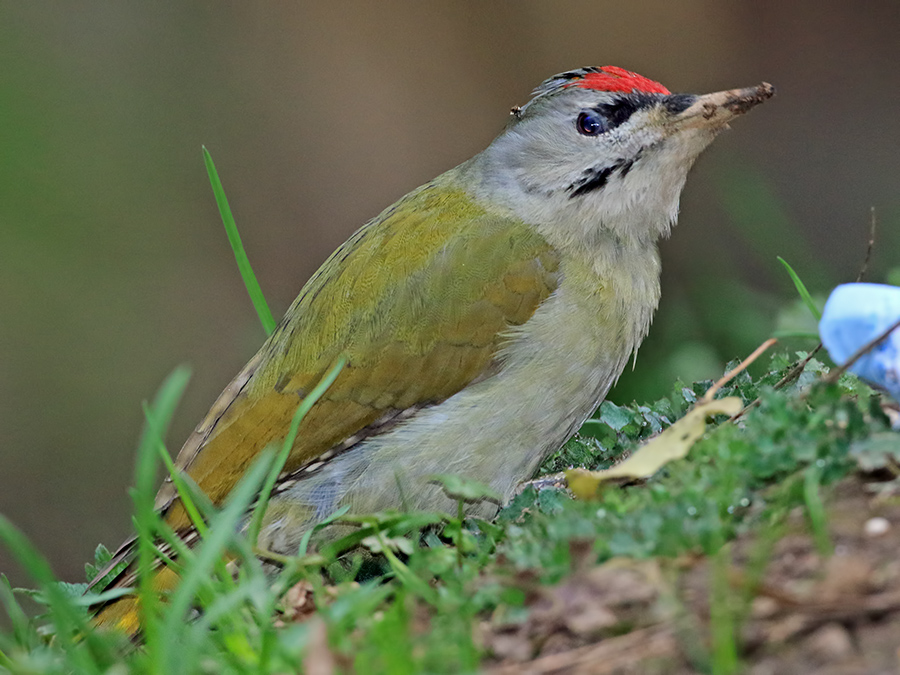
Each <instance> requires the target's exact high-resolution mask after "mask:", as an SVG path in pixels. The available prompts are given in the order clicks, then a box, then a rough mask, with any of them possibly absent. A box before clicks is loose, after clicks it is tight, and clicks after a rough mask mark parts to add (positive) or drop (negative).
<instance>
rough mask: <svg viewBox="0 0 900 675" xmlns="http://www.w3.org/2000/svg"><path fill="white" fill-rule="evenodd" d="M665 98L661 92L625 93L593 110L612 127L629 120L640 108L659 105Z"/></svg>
mask: <svg viewBox="0 0 900 675" xmlns="http://www.w3.org/2000/svg"><path fill="white" fill-rule="evenodd" d="M664 98H665V97H664V96H661V95H660V94H625V95H624V96H618V97H616V99H615V100H614V101H612V102H611V103H601V104H600V105H598V106H595V107H594V108H592V110H594V111H595V112H597V113H599V114H600V115H603V116H604V117H605V118H606V120H607V122H609V127H610V128H611V129H612V128H614V127H617V126H619V125H620V124H624V123H625V122H627V121H628V118H629V117H631V116H632V115H633V114H634V113H636V112H637V111H638V110H642V109H644V108H650V107H652V106H654V105H657V104H658V103H659V102H660V101H661V100H662V99H664Z"/></svg>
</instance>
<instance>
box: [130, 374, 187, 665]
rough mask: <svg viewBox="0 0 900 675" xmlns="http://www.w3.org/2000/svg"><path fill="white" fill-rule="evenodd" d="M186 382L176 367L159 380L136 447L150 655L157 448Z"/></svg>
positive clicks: (143, 592)
mask: <svg viewBox="0 0 900 675" xmlns="http://www.w3.org/2000/svg"><path fill="white" fill-rule="evenodd" d="M189 379H190V369H189V368H187V367H185V366H179V367H178V368H176V369H175V370H173V371H172V373H171V374H170V375H169V376H168V377H167V378H166V379H165V380H164V381H163V383H162V385H160V388H159V390H158V391H157V393H156V396H155V397H154V398H153V404H152V405H151V406H149V407H148V408H146V416H147V421H146V423H145V425H144V431H143V433H142V434H141V442H140V444H139V446H138V458H137V466H136V469H135V481H134V484H135V487H134V490H133V492H132V495H133V497H134V506H135V516H134V522H135V525H136V527H137V534H138V542H137V543H138V570H139V572H140V574H139V577H138V589H139V595H140V608H141V614H142V616H141V624H142V627H143V634H144V640H145V642H146V644H147V646H148V648H150V651H151V652H152V648H153V646H154V645H155V644H156V631H157V625H158V623H157V620H156V618H155V617H156V608H157V606H158V604H159V601H158V599H157V597H156V591H155V590H154V588H153V576H154V574H153V567H154V564H155V559H156V544H155V538H156V537H155V532H156V521H157V519H158V516H157V514H156V512H155V510H154V501H155V495H156V456H157V449H156V448H157V445H158V444H159V443H162V440H161V438H162V436H164V435H165V432H166V431H167V430H168V428H169V423H170V421H171V419H172V415H173V414H174V413H175V408H176V407H177V406H178V402H179V401H180V400H181V395H182V394H183V393H184V389H185V387H187V383H188V380H189Z"/></svg>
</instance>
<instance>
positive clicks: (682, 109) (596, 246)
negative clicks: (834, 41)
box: [97, 66, 774, 633]
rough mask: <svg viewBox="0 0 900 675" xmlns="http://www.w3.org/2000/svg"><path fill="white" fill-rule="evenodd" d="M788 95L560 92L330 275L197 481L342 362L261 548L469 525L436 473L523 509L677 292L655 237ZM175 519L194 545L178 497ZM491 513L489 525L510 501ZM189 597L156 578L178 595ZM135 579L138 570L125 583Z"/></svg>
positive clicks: (196, 472)
mask: <svg viewBox="0 0 900 675" xmlns="http://www.w3.org/2000/svg"><path fill="white" fill-rule="evenodd" d="M773 92H774V90H773V88H772V87H771V86H770V85H768V84H765V83H764V84H760V85H758V86H756V87H751V88H747V89H734V90H730V91H722V92H718V93H714V94H707V95H705V96H695V95H692V94H671V93H670V92H669V90H668V89H666V88H665V87H663V86H662V85H661V84H659V83H657V82H654V81H652V80H649V79H647V78H645V77H642V76H640V75H637V74H636V73H632V72H629V71H627V70H623V69H621V68H616V67H613V66H605V67H602V68H582V69H580V70H573V71H570V72H566V73H562V74H560V75H556V76H554V77H551V78H550V79H548V80H546V81H545V82H543V83H542V84H541V85H540V86H539V87H538V88H537V89H536V90H535V92H534V95H533V98H532V99H531V100H530V101H529V102H528V103H527V104H526V105H524V106H522V107H516V108H513V110H512V114H511V116H510V118H509V122H508V123H507V125H506V128H505V129H504V130H503V132H502V133H501V134H500V135H499V136H498V137H497V138H496V139H495V140H494V141H493V142H492V143H491V144H490V145H489V146H488V147H487V149H486V150H484V151H483V152H481V153H480V154H478V155H476V156H475V157H473V158H472V159H470V160H469V161H467V162H464V163H463V164H461V165H459V166H458V167H456V168H454V169H451V170H450V171H448V172H446V173H444V174H443V175H441V176H438V177H437V178H435V179H434V180H432V181H430V182H428V183H426V184H425V185H423V186H422V187H420V188H418V189H416V190H413V191H412V192H410V193H409V194H408V195H406V196H405V197H403V198H402V199H400V200H399V201H398V202H396V203H395V204H394V205H392V206H390V207H388V208H387V209H386V210H385V211H383V212H382V213H381V214H380V215H378V216H377V217H376V218H374V219H373V220H371V221H370V222H368V223H367V224H366V225H364V226H363V227H362V228H360V229H359V230H357V232H356V233H355V234H353V235H352V236H351V237H350V238H349V239H348V240H347V241H346V242H345V243H344V244H343V245H342V246H341V247H340V248H338V249H337V251H335V252H334V254H333V255H332V256H331V257H330V258H328V260H327V261H325V263H324V264H323V265H322V267H321V268H319V270H318V271H317V272H316V273H315V274H314V275H313V276H312V278H311V279H310V280H309V281H308V282H307V284H306V285H305V286H304V287H303V289H302V290H301V291H300V295H299V296H298V297H297V299H296V300H295V301H294V303H293V304H292V305H291V307H290V309H288V311H287V313H286V314H285V316H284V318H283V319H282V320H281V323H280V324H279V325H278V327H277V329H276V330H275V331H274V333H272V335H271V336H270V337H269V338H268V340H266V342H265V344H263V346H262V348H261V349H260V351H259V352H258V353H257V354H256V356H254V357H253V358H252V359H251V360H250V362H249V363H248V364H247V366H246V367H245V368H244V369H243V370H242V371H241V372H240V373H239V374H238V375H237V377H236V378H235V379H234V381H232V382H231V384H230V385H229V386H228V387H227V388H226V389H225V391H224V392H223V393H222V395H221V396H220V397H219V399H218V400H217V401H216V402H215V403H214V404H213V406H212V409H211V410H210V412H209V414H208V415H207V417H206V418H205V419H204V420H203V421H202V422H201V424H200V425H199V426H198V427H197V429H196V431H195V432H194V433H193V434H192V435H191V437H190V438H189V439H188V440H187V442H186V443H185V445H184V447H183V448H182V450H181V453H180V454H179V456H178V459H177V465H178V467H179V468H180V469H181V470H182V471H184V472H185V473H186V474H187V475H188V476H190V477H191V479H193V481H194V482H195V483H196V484H197V485H198V486H199V487H200V489H201V490H203V491H204V492H205V493H206V494H207V495H208V496H209V498H210V499H211V500H212V502H213V503H214V504H219V503H221V502H222V501H223V500H224V499H225V497H226V496H227V495H228V493H229V491H230V490H231V489H232V488H233V487H234V485H235V484H236V483H237V481H238V480H239V479H240V478H241V476H242V475H243V473H244V472H245V471H246V470H247V468H248V466H249V465H250V464H251V463H252V462H253V460H254V459H255V458H256V457H257V456H258V455H259V453H260V452H261V451H262V450H263V448H265V447H266V446H267V445H269V444H270V443H272V442H275V441H279V440H280V439H283V438H284V437H285V435H286V433H287V429H288V425H289V423H290V420H291V418H292V416H293V415H294V412H295V411H296V409H297V406H298V404H299V403H300V401H301V400H302V399H303V397H304V396H306V394H307V393H308V392H309V391H310V389H311V388H312V387H314V386H315V384H316V383H317V382H318V381H319V380H320V379H321V378H322V377H323V375H325V373H326V372H328V370H329V369H330V368H331V367H332V365H333V364H334V363H335V362H336V361H337V360H338V359H339V357H341V356H344V357H346V359H347V362H346V366H345V367H344V369H343V370H342V371H341V373H340V375H339V376H338V378H337V380H336V381H335V382H334V384H333V385H332V386H331V387H330V388H329V389H328V391H327V392H326V393H325V395H324V396H323V397H322V398H321V399H320V400H319V401H318V403H317V404H316V405H315V406H314V407H313V408H312V409H311V410H310V412H309V414H308V415H307V416H306V418H305V419H304V420H303V422H302V424H301V426H300V430H299V434H298V435H297V440H296V442H295V443H294V445H293V449H292V452H291V454H290V456H289V458H288V461H287V465H286V467H285V470H284V473H283V475H282V477H281V479H280V481H279V484H278V485H277V487H276V490H275V493H274V496H273V498H272V500H271V502H270V505H269V508H268V511H267V512H266V517H265V522H264V525H263V530H262V533H261V537H260V544H261V545H262V546H263V547H265V548H268V549H270V550H273V551H277V552H281V553H284V554H288V555H290V554H293V553H295V552H296V550H297V545H298V543H299V542H300V539H301V537H302V535H303V533H304V532H305V531H307V530H308V529H309V528H310V527H311V526H312V525H314V524H315V523H316V522H317V521H319V520H321V519H322V518H324V517H326V516H328V515H329V514H330V513H333V512H334V511H335V510H336V509H338V508H340V507H342V506H345V505H347V506H349V507H350V508H351V509H352V511H354V512H369V511H376V510H383V509H391V508H393V509H401V508H402V509H421V508H427V509H448V510H449V509H452V508H453V506H452V504H451V503H450V502H449V501H448V499H447V498H445V497H444V496H443V494H442V492H441V489H440V488H439V487H438V486H436V485H434V484H433V483H432V482H430V481H429V477H430V476H432V475H433V474H438V473H452V474H459V475H462V476H465V477H468V478H472V479H475V480H477V481H480V482H482V483H486V484H488V485H490V486H491V487H492V488H494V490H496V491H497V492H499V493H500V494H502V495H503V496H504V499H508V498H509V497H510V496H511V495H512V494H513V492H514V490H515V488H516V485H517V484H518V483H519V482H520V481H522V480H523V479H527V478H529V477H530V476H531V475H532V473H533V472H534V471H535V469H536V468H537V466H538V464H539V463H540V462H541V460H542V459H543V458H544V457H546V455H547V454H548V453H550V452H552V451H554V450H556V449H557V448H558V447H559V446H560V445H561V444H562V443H563V442H564V441H565V440H566V439H567V438H568V437H569V436H570V435H571V434H572V433H574V432H575V430H577V429H578V428H579V426H580V425H581V424H582V422H584V420H585V419H586V418H587V417H588V416H589V415H590V414H591V413H592V412H593V411H594V410H595V409H596V407H597V406H598V404H599V403H600V402H601V401H602V400H603V397H604V396H605V395H606V393H607V391H608V390H609V388H610V386H612V384H613V383H614V382H615V381H616V379H617V378H618V377H619V374H620V373H621V372H622V369H623V368H624V366H625V364H626V363H627V362H628V361H629V359H630V358H631V357H632V355H633V354H634V353H635V351H636V350H637V348H638V346H639V345H640V343H641V340H642V339H643V338H644V336H645V335H646V333H647V330H648V328H649V326H650V321H651V318H652V316H653V312H654V310H655V309H656V306H657V303H658V301H659V296H660V288H659V271H660V261H659V255H658V252H657V245H656V242H657V240H658V239H659V238H660V237H664V236H666V235H668V234H669V231H670V230H671V228H672V226H673V224H674V223H675V220H676V216H677V214H678V201H679V196H680V194H681V190H682V187H683V186H684V182H685V179H686V177H687V174H688V170H689V169H690V168H691V165H692V164H693V163H694V160H695V159H696V158H697V156H698V155H699V154H700V152H701V151H702V150H703V149H704V148H705V147H706V146H707V145H709V143H710V142H711V141H712V140H713V138H715V136H716V134H718V133H719V132H720V131H721V130H722V129H724V128H726V127H727V125H728V122H730V121H731V120H732V119H733V118H734V117H736V116H738V115H740V114H742V113H744V112H746V111H747V110H749V109H750V108H752V107H753V106H755V105H757V104H758V103H760V102H762V101H765V100H766V99H768V98H769V97H771V96H772V94H773ZM157 507H158V508H159V510H160V511H161V512H162V513H163V514H164V516H165V519H166V520H167V521H168V523H169V524H170V525H171V526H172V527H173V528H174V529H175V530H176V531H177V532H179V534H181V535H182V536H184V537H186V538H188V539H193V538H194V536H195V534H194V532H193V529H192V526H191V523H190V521H189V519H188V517H187V515H186V513H185V511H184V508H183V506H182V505H181V503H180V501H179V499H178V497H177V495H176V493H175V491H174V489H173V488H172V485H171V483H169V482H167V483H166V484H165V485H163V487H162V489H161V490H160V492H159V495H158V497H157ZM472 508H473V512H475V513H478V514H479V515H482V516H488V517H490V516H492V515H493V514H494V513H495V511H496V509H497V505H496V504H495V503H488V502H485V503H482V504H477V505H473V507H472ZM130 549H131V547H130V546H127V545H126V546H125V547H124V548H123V549H122V550H121V552H120V554H119V555H118V556H117V558H116V559H117V560H119V559H124V558H127V557H128V556H129V554H130ZM174 581H175V575H174V573H173V572H171V571H169V570H168V569H167V568H164V567H163V568H160V570H159V571H158V572H157V578H156V580H155V583H156V586H157V587H158V588H159V589H160V590H165V589H167V588H170V587H171V586H172V585H173V584H174ZM131 582H133V578H131V573H130V572H128V571H126V573H125V574H124V575H122V576H121V578H120V579H119V580H117V583H118V584H119V585H128V584H129V583H131ZM97 622H98V623H99V624H101V625H117V626H119V627H121V628H122V629H124V630H126V631H127V632H130V633H134V632H135V631H137V629H138V624H137V613H136V611H135V601H134V600H133V599H131V598H128V597H126V598H123V599H120V600H117V601H114V602H112V603H111V604H109V605H107V606H106V607H105V608H103V609H102V610H101V612H100V613H99V614H98V616H97Z"/></svg>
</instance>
